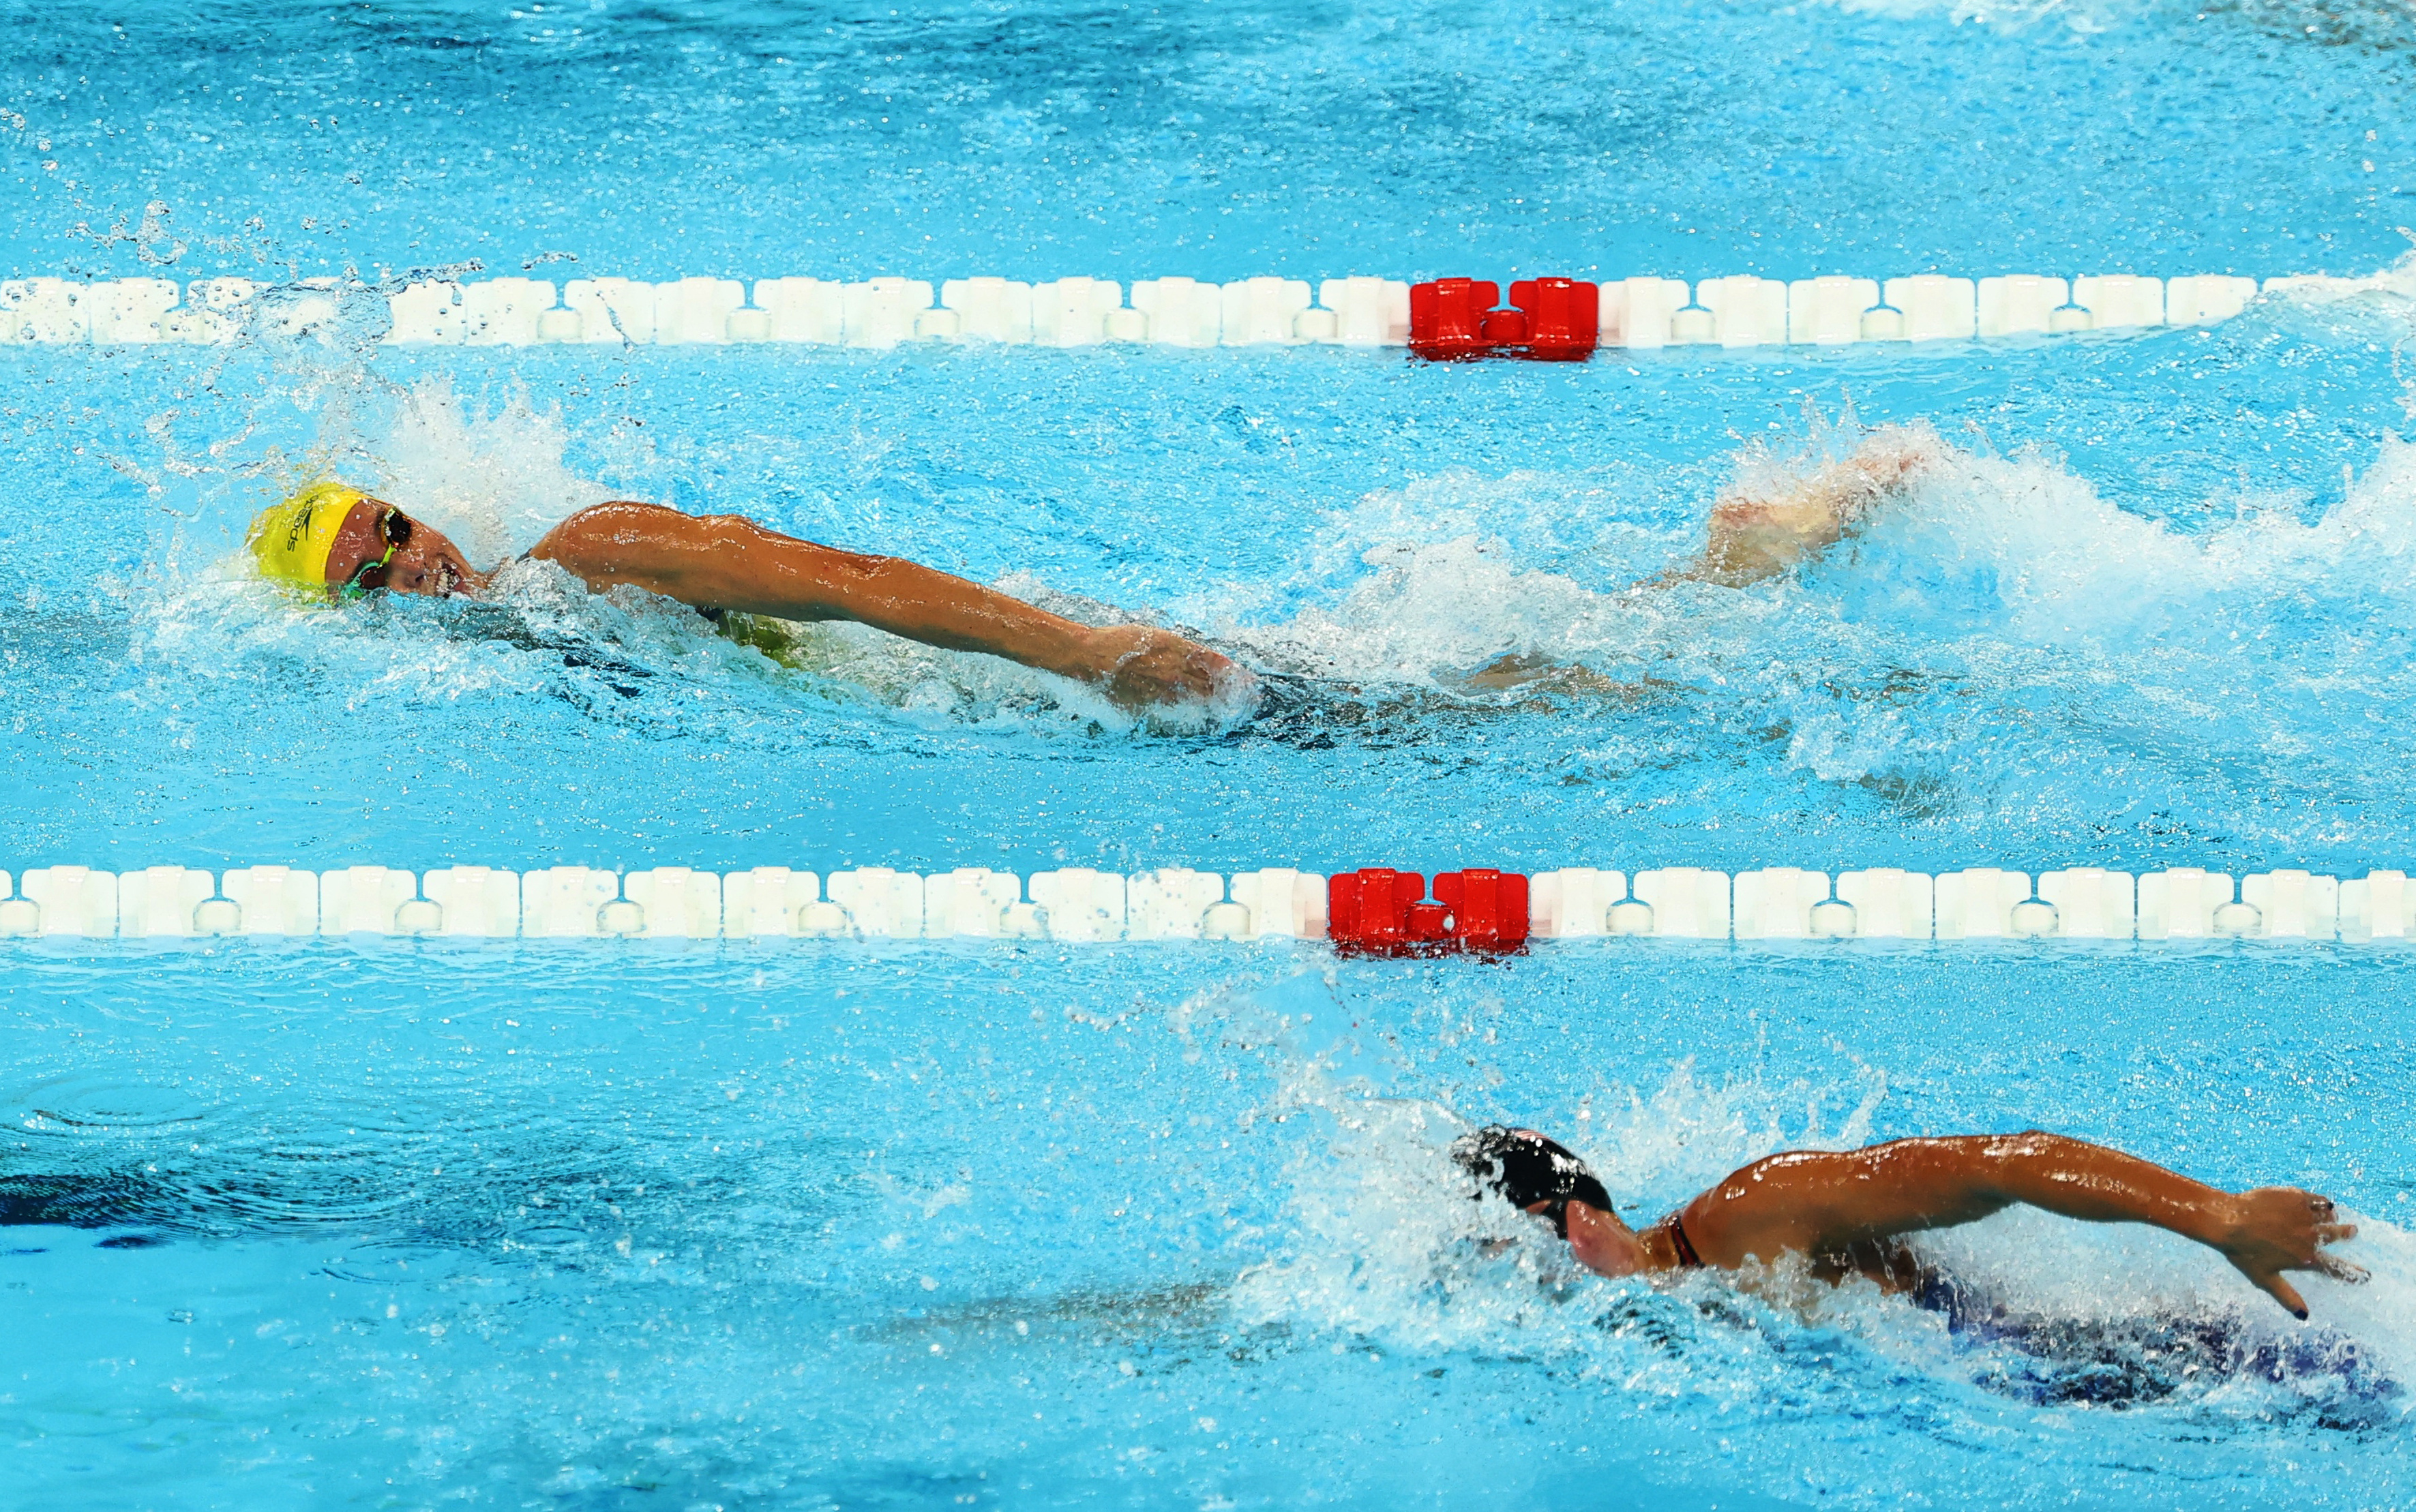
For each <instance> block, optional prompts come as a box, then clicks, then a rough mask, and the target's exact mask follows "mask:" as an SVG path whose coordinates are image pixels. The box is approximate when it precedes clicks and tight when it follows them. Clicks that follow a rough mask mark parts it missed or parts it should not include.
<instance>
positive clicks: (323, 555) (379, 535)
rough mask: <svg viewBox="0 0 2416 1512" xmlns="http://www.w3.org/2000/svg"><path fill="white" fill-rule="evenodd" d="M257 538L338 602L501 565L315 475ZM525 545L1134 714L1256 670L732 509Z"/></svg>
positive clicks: (673, 592)
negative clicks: (992, 663)
mask: <svg viewBox="0 0 2416 1512" xmlns="http://www.w3.org/2000/svg"><path fill="white" fill-rule="evenodd" d="M249 545H250V547H251V552H252V556H253V558H254V559H255V560H256V561H258V562H259V564H260V570H261V573H262V575H263V576H265V577H267V578H269V579H270V580H272V581H275V582H281V583H287V584H291V585H294V586H295V587H298V588H302V589H305V590H307V591H310V592H312V593H325V594H328V595H330V596H332V597H335V598H337V599H340V600H341V599H350V598H356V597H358V596H360V595H361V594H363V593H367V592H370V591H377V590H381V589H383V590H386V591H393V592H398V593H424V594H429V595H431V596H436V597H444V596H446V595H451V594H468V595H476V594H477V593H480V592H483V591H485V590H486V587H487V584H488V580H489V579H490V577H491V576H492V575H491V574H490V573H482V572H480V571H478V570H477V569H476V568H475V567H473V566H471V565H470V564H469V562H468V561H466V560H465V559H464V558H463V557H462V554H461V548H460V547H459V546H455V545H454V544H453V543H452V542H450V541H448V540H446V539H445V536H444V534H443V533H442V532H441V531H437V530H435V529H434V528H433V527H431V526H430V525H428V524H427V523H426V522H424V521H420V520H415V519H413V518H412V517H411V516H408V515H406V514H404V513H403V512H402V511H401V510H400V509H398V508H396V507H395V506H394V505H392V504H389V503H387V502H385V501H384V500H382V499H375V498H372V497H370V495H368V494H366V493H363V492H362V491H361V490H359V489H357V488H354V487H348V486H346V485H344V484H341V483H334V482H323V483H314V484H311V485H310V486H309V487H304V488H301V489H299V490H297V491H296V492H294V494H293V495H292V496H291V497H289V498H287V499H286V500H285V501H284V502H281V503H278V504H273V505H271V506H269V507H268V508H266V509H264V510H262V511H261V512H260V515H259V516H258V517H256V518H255V519H254V520H253V521H252V524H251V534H250V538H249ZM528 554H529V556H530V557H532V558H534V559H536V560H537V561H551V562H553V563H555V564H556V565H558V566H560V567H562V568H563V569H564V570H565V571H566V572H568V573H569V574H570V575H571V576H574V577H577V578H578V579H580V580H581V582H583V583H585V584H586V585H587V586H588V587H589V588H590V589H592V590H595V591H603V590H605V589H609V588H618V587H621V586H623V585H625V584H626V585H628V586H630V587H634V588H642V589H645V590H647V591H650V592H655V593H660V594H662V595H664V596H665V597H667V598H674V599H677V600H679V601H680V602H681V603H683V604H687V605H690V606H694V607H696V608H698V609H702V610H703V611H705V612H706V613H708V614H717V613H719V612H721V611H725V610H727V611H733V612H737V613H744V614H754V615H764V616H769V617H771V618H775V619H781V620H853V621H859V622H861V623H864V624H868V625H872V626H874V627H875V628H877V629H881V630H886V631H888V632H889V633H890V634H892V635H897V636H905V637H906V638H908V639H910V640H919V641H921V642H923V643H924V644H926V645H930V646H942V647H945V648H947V649H948V650H951V651H985V652H988V653H989V654H990V655H992V656H1004V657H1005V658H1006V659H1007V660H1009V661H1011V662H1019V663H1021V664H1022V665H1024V666H1033V667H1038V668H1040V669H1041V670H1043V671H1048V672H1055V673H1058V674H1060V675H1062V676H1065V677H1069V678H1072V679H1074V680H1075V681H1079V682H1083V683H1087V684H1088V685H1090V686H1092V687H1095V688H1097V689H1098V690H1099V691H1100V692H1102V693H1104V694H1105V695H1106V696H1108V697H1109V698H1110V700H1112V701H1113V702H1115V703H1117V704H1119V705H1121V706H1123V707H1125V708H1127V709H1145V708H1149V707H1152V706H1156V705H1165V704H1172V703H1182V702H1198V701H1201V700H1204V699H1207V698H1209V697H1211V696H1215V695H1216V694H1217V693H1219V692H1222V691H1225V690H1226V689H1228V688H1236V687H1237V685H1238V684H1243V683H1246V681H1247V680H1248V678H1249V674H1248V673H1246V672H1245V671H1243V670H1242V668H1240V667H1239V666H1235V665H1234V664H1233V663H1232V662H1231V661H1230V660H1228V659H1227V658H1225V657H1224V656H1221V655H1219V654H1218V653H1217V652H1216V651H1210V650H1209V649H1208V648H1207V647H1205V646H1202V645H1200V644H1198V643H1196V642H1194V641H1190V640H1185V638H1184V637H1183V636H1178V635H1175V634H1173V633H1171V632H1170V631H1165V630H1158V629H1155V628H1152V627H1150V626H1147V625H1106V626H1092V625H1085V624H1078V623H1076V622H1075V621H1071V620H1067V619H1064V618H1061V617H1060V616H1057V615H1054V614H1050V613H1049V611H1047V610H1046V609H1042V608H1039V607H1036V606H1033V605H1030V604H1026V603H1023V602H1022V601H1021V600H1019V599H1014V598H1009V597H1008V596H1007V595H1005V594H1004V593H1001V592H998V591H994V590H991V589H987V588H984V587H982V586H980V585H979V584H977V583H972V582H968V581H966V580H965V579H963V578H961V577H953V576H949V575H948V574H946V573H944V572H940V571H937V570H935V569H933V568H930V567H925V566H921V565H919V564H917V563H915V562H912V561H901V560H899V559H898V558H896V557H876V556H868V555H866V554H864V553H862V552H855V551H840V550H838V549H835V548H834V547H831V546H817V545H815V544H814V543H813V542H811V541H801V540H798V539H797V538H796V537H794V536H791V535H782V534H780V533H779V532H778V531H767V530H765V529H763V527H762V526H760V525H757V524H756V523H754V522H753V521H752V520H749V519H747V518H744V517H743V516H736V515H683V514H681V513H680V512H679V511H677V510H675V509H666V508H664V507H662V506H661V505H659V504H642V503H635V502H627V501H622V502H613V503H606V504H597V505H596V506H595V507H594V508H592V509H582V510H581V511H580V512H579V513H578V514H576V515H573V516H570V517H569V518H568V519H566V520H564V521H563V522H562V523H561V524H559V525H557V526H555V527H554V528H553V529H552V530H551V531H548V532H547V534H546V536H545V539H543V540H541V541H539V542H538V543H537V544H536V546H534V547H533V548H531V550H530V551H529V553H528Z"/></svg>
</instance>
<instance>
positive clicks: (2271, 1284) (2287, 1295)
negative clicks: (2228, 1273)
mask: <svg viewBox="0 0 2416 1512" xmlns="http://www.w3.org/2000/svg"><path fill="white" fill-rule="evenodd" d="M2242 1274H2243V1275H2247V1273H2246V1272H2244V1271H2243V1272H2242ZM2248 1280H2249V1281H2250V1282H2251V1283H2252V1284H2254V1285H2255V1286H2256V1288H2257V1290H2258V1291H2260V1292H2262V1293H2264V1294H2265V1295H2267V1296H2270V1297H2272V1298H2273V1300H2274V1301H2276V1302H2279V1303H2281V1304H2282V1305H2283V1306H2284V1307H2286V1308H2288V1309H2289V1310H2290V1316H2292V1317H2294V1318H2296V1319H2298V1320H2299V1321H2300V1322H2301V1323H2304V1322H2306V1321H2307V1299H2306V1298H2305V1297H2303V1296H2301V1295H2299V1289H2298V1288H2297V1287H2295V1286H2293V1285H2291V1284H2290V1283H2289V1282H2288V1281H2286V1280H2283V1279H2282V1277H2281V1273H2280V1272H2278V1271H2271V1272H2268V1273H2267V1274H2265V1275H2262V1276H2256V1275H2249V1276H2248Z"/></svg>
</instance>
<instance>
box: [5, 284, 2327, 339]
mask: <svg viewBox="0 0 2416 1512" xmlns="http://www.w3.org/2000/svg"><path fill="white" fill-rule="evenodd" d="M2339 282H2340V280H2336V279H2333V278H2329V277H2321V276H2315V277H2286V278H2268V279H2266V280H2265V281H2264V282H2263V284H2262V285H2261V286H2260V285H2259V284H2258V282H2257V279H2254V278H2248V277H2235V276H2232V275H2226V274H2210V275H2189V276H2184V277H2171V278H2158V277H2145V276H2140V275H2131V274H2092V275H2083V276H2080V277H2071V278H2066V277H2055V276H2046V275H2038V274H2013V275H2007V276H2004V277H1986V278H1980V279H1977V280H1974V279H1971V278H1961V277H1947V276H1945V275H1942V274H1917V275H1912V276H1910V277H1896V278H1886V279H1878V278H1856V277H1819V278H1803V279H1797V280H1795V281H1793V282H1782V281H1780V280H1777V279H1773V278H1759V277H1744V276H1738V277H1720V278H1704V279H1701V280H1699V281H1696V282H1694V283H1692V284H1689V283H1688V281H1687V280H1685V279H1683V278H1661V277H1633V278H1623V279H1614V280H1611V281H1608V282H1602V283H1593V282H1586V281H1583V280H1578V279H1566V278H1531V279H1523V280H1519V281H1518V282H1514V283H1512V284H1511V285H1510V289H1509V295H1510V302H1509V305H1508V307H1502V308H1496V307H1495V306H1496V303H1497V301H1498V300H1499V299H1500V297H1501V291H1500V289H1499V286H1497V285H1495V284H1493V283H1490V282H1486V281H1482V280H1477V279H1469V278H1444V279H1437V280H1432V281H1429V282H1427V283H1424V284H1419V285H1415V286H1412V284H1410V283H1407V282H1404V281H1401V280H1399V279H1393V278H1382V277H1347V278H1327V279H1324V280H1322V281H1321V282H1320V283H1318V284H1317V285H1315V286H1314V287H1313V288H1312V286H1311V285H1310V283H1309V282H1308V281H1307V280H1306V279H1301V278H1276V277H1260V278H1244V279H1240V280H1238V281H1236V282H1232V283H1225V284H1218V283H1208V282H1200V281H1196V280H1194V279H1190V278H1150V279H1143V280H1140V281H1139V282H1136V283H1133V284H1131V285H1130V286H1129V287H1127V286H1126V285H1124V284H1121V283H1118V282H1115V281H1113V280H1111V279H1106V278H1089V277H1069V278H1058V279H1055V280H1052V281H1047V282H1038V283H1026V282H1021V281H1019V280H1015V279H1009V278H995V277H977V278H952V279H948V280H945V281H944V282H942V283H940V284H939V285H938V286H937V287H936V288H935V287H934V286H933V285H932V284H930V283H929V282H926V281H923V280H920V279H914V278H871V279H867V280H864V281H862V282H855V283H849V282H842V281H838V280H833V279H823V278H805V277H787V278H758V279H756V280H755V281H754V283H753V286H752V287H751V289H750V288H749V286H748V285H747V283H745V282H743V281H741V280H739V279H736V278H702V277H693V278H678V279H673V280H672V281H669V282H663V283H647V282H642V281H639V280H635V279H629V278H574V279H571V280H569V281H568V282H567V283H565V284H562V285H559V286H557V285H555V284H554V283H552V282H551V281H550V280H548V279H543V278H523V277H497V278H483V279H469V280H455V279H445V278H431V279H421V280H418V281H415V282H413V281H403V280H400V279H397V280H390V281H388V282H385V283H379V284H368V283H361V282H357V281H355V282H345V281H340V280H338V279H335V278H325V277H322V278H309V279H304V280H301V281H299V282H296V283H285V284H278V283H263V282H257V281H254V280H251V279H247V278H234V277H221V278H196V279H193V280H191V281H189V282H188V283H186V284H184V285H182V286H179V285H178V284H177V283H176V282H175V281H174V280H172V279H167V278H119V279H113V280H105V281H100V282H80V281H77V280H74V279H69V278H57V277H32V278H12V279H5V280H0V346H97V347H119V346H141V345H151V344H159V343H168V344H193V345H204V346H208V345H224V344H230V343H233V342H236V341H239V340H243V339H246V338H264V337H265V338H271V339H309V338H311V337H325V336H329V335H332V334H335V333H338V332H340V331H353V330H361V331H365V332H367V333H369V334H371V335H373V336H374V338H375V339H376V340H377V341H378V342H380V343H382V344H385V345H390V346H401V347H420V346H470V347H529V346H574V347H576V346H587V347H598V346H611V347H623V346H633V345H634V346H728V345H747V344H756V343H791V344H804V345H811V346H828V347H853V348H859V349H873V350H886V349H890V348H895V347H898V346H900V345H903V344H905V343H908V342H914V341H939V342H992V343H1000V344H1005V345H1029V346H1042V347H1090V346H1102V345H1111V344H1118V343H1122V344H1130V345H1150V346H1159V347H1179V348H1205V347H1256V346H1343V347H1363V348H1365V347H1408V348H1410V349H1411V350H1412V352H1419V353H1422V354H1424V355H1428V356H1446V357H1466V356H1481V355H1517V356H1533V357H1544V358H1552V357H1559V358H1581V357H1583V356H1586V355H1590V354H1591V353H1593V352H1594V351H1596V350H1598V349H1615V350H1622V351H1629V352H1636V351H1650V350H1655V349H1660V348H1666V347H1703V346H1711V347H1724V348H1730V349H1735V348H1751V347H1769V346H1788V345H1792V346H1814V347H1835V346H1848V345H1859V344H1864V343H1877V342H1903V343H1912V344H1923V343H1937V342H1958V341H1972V340H1995V339H2002V338H2006V337H2022V336H2059V335H2065V334H2070V333H2076V332H2084V331H2145V330H2152V329H2155V328H2159V327H2166V326H2190V325H2210V324H2213V323H2215V322H2220V321H2225V320H2228V319H2230V318H2231V317H2232V316H2235V315H2237V314H2239V313H2240V312H2241V311H2242V309H2244V308H2246V307H2247V306H2248V305H2249V303H2250V302H2251V301H2253V300H2255V299H2257V297H2259V295H2260V293H2266V294H2270V293H2274V292H2278V291H2282V290H2287V289H2289V288H2292V287H2296V286H2309V287H2329V286H2333V285H2336V284H2338V283H2339ZM1522 294H1523V295H1524V296H1525V297H1523V298H1522Z"/></svg>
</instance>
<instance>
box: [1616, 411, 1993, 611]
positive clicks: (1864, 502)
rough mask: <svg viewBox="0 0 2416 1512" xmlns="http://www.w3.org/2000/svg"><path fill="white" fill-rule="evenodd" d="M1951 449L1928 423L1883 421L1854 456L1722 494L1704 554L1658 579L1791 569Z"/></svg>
mask: <svg viewBox="0 0 2416 1512" xmlns="http://www.w3.org/2000/svg"><path fill="white" fill-rule="evenodd" d="M1944 452H1945V447H1944V444H1943V443H1942V442H1940V441H1939V440H1938V439H1937V438H1936V437H1935V436H1934V435H1932V434H1930V433H1929V432H1928V431H1927V430H1925V429H1921V428H1911V427H1881V428H1880V429H1879V430H1878V431H1875V432H1874V433H1873V434H1872V436H1871V438H1870V440H1868V441H1866V442H1864V443H1863V445H1862V447H1861V448H1860V449H1858V450H1857V451H1856V452H1855V453H1854V454H1853V455H1852V456H1851V457H1846V458H1845V459H1843V460H1842V461H1837V462H1832V463H1830V464H1829V465H1828V466H1826V467H1824V468H1822V469H1820V471H1819V472H1815V473H1813V474H1812V475H1811V476H1810V477H1807V478H1802V479H1798V480H1796V481H1795V482H1793V483H1792V484H1790V485H1789V486H1787V487H1783V488H1780V489H1776V490H1772V491H1755V490H1741V491H1731V492H1729V493H1725V494H1722V495H1721V496H1720V498H1719V500H1718V501H1717V502H1715V503H1714V504H1713V505H1712V517H1711V538H1710V540H1709V541H1708V542H1706V543H1705V545H1704V546H1703V551H1702V555H1701V556H1699V557H1698V558H1696V559H1695V560H1694V561H1691V562H1689V563H1687V564H1686V565H1685V566H1683V567H1678V568H1673V569H1671V570H1670V571H1669V572H1667V573H1665V574H1663V575H1662V576H1660V577H1658V578H1655V579H1653V581H1654V582H1656V583H1673V582H1701V583H1714V584H1717V585H1719V586H1720V587H1723V588H1743V587H1744V586H1745V585H1746V584H1748V583H1758V582H1761V581H1763V580H1764V579H1766V578H1771V577H1776V576H1780V575H1782V574H1784V573H1788V572H1791V571H1793V570H1794V569H1795V568H1796V567H1798V566H1800V565H1802V564H1803V563H1804V561H1809V560H1810V559H1812V558H1814V557H1817V556H1819V555H1820V553H1822V552H1823V551H1826V550H1828V549H1829V548H1830V547H1831V546H1835V545H1836V544H1837V543H1838V542H1839V541H1842V540H1844V539H1845V538H1847V537H1848V536H1850V535H1853V534H1855V533H1856V532H1858V531H1861V530H1862V528H1863V526H1864V525H1865V523H1867V522H1868V520H1869V518H1870V516H1872V514H1874V513H1875V512H1876V511H1877V510H1879V509H1880V506H1882V505H1883V504H1885V503H1887V502H1889V501H1891V500H1894V499H1896V498H1898V497H1900V496H1901V495H1902V494H1903V493H1904V491H1905V490H1906V489H1907V488H1909V487H1911V486H1912V485H1913V483H1914V482H1916V481H1917V480H1918V479H1919V477H1920V474H1921V473H1922V472H1924V471H1925V470H1926V469H1928V468H1930V467H1931V466H1933V465H1935V464H1936V463H1937V462H1938V461H1939V459H1940V457H1942V456H1943V455H1944Z"/></svg>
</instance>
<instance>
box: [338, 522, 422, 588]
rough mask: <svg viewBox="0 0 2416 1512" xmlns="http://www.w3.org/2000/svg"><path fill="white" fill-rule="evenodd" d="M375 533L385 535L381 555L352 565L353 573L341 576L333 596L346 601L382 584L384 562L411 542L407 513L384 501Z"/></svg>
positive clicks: (385, 563) (384, 570)
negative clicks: (383, 507) (343, 577)
mask: <svg viewBox="0 0 2416 1512" xmlns="http://www.w3.org/2000/svg"><path fill="white" fill-rule="evenodd" d="M378 533H379V534H381V535H383V536H384V537H385V556H382V557H380V558H378V559H377V560H376V561H364V562H362V563H361V564H360V565H359V566H357V567H355V568H354V569H353V575H352V576H350V577H347V578H345V579H344V586H343V587H342V588H340V589H339V590H337V596H339V597H340V598H341V599H343V600H344V601H345V602H346V603H350V602H352V601H353V600H354V599H356V598H359V597H360V596H361V595H362V594H364V593H367V592H369V591H371V590H373V589H380V588H384V587H385V573H386V565H387V563H389V562H391V561H394V554H395V553H396V552H397V551H399V550H400V549H402V547H404V546H408V545H409V544H410V543H411V516H408V515H406V514H404V513H403V512H402V511H401V510H400V509H397V508H395V507H394V506H393V505H392V504H388V505H387V506H386V507H385V513H383V514H381V515H380V516H378Z"/></svg>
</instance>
